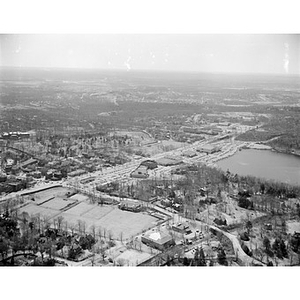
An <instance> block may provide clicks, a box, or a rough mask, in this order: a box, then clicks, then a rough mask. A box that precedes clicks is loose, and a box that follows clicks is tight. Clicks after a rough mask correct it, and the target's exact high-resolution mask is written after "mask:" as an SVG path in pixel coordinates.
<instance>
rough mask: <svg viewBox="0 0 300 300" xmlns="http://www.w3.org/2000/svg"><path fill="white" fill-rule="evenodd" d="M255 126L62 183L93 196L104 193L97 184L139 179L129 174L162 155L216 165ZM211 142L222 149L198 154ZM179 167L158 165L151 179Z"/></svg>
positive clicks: (241, 127) (128, 181) (239, 144)
mask: <svg viewBox="0 0 300 300" xmlns="http://www.w3.org/2000/svg"><path fill="white" fill-rule="evenodd" d="M252 128H253V127H251V126H240V127H239V128H238V129H237V131H236V132H235V133H233V134H231V136H232V137H233V138H232V139H231V140H228V139H227V140H221V139H222V137H224V136H226V135H228V134H227V133H226V134H223V135H221V136H220V135H218V136H212V137H209V138H207V139H205V140H201V141H197V142H194V143H193V144H191V145H187V146H184V147H181V148H177V149H175V150H171V151H168V152H163V153H159V154H156V155H153V156H152V157H149V158H138V159H134V160H132V161H130V162H127V163H125V164H123V165H118V166H115V167H108V168H105V169H103V170H101V171H95V172H92V173H89V174H88V175H87V174H84V175H81V176H77V177H75V178H70V179H69V178H68V179H67V180H66V181H64V182H63V185H64V186H67V187H74V188H77V189H79V190H81V191H82V192H85V193H86V194H94V195H99V196H100V195H103V193H100V192H98V191H96V186H98V185H105V184H108V183H111V182H114V181H117V182H119V183H127V184H131V183H134V182H137V181H138V180H139V179H136V178H131V177H130V174H131V172H132V171H133V170H135V169H136V168H137V167H138V166H139V165H140V163H141V162H142V161H143V160H146V159H147V160H148V159H149V160H157V159H160V158H163V157H165V156H172V157H181V158H182V160H183V162H184V163H187V164H196V163H204V164H207V165H209V166H214V165H215V163H216V162H217V161H218V160H220V159H223V158H226V157H228V156H231V155H233V154H234V153H235V152H236V151H238V149H239V148H240V147H243V146H245V145H247V144H248V143H246V142H237V141H234V136H235V135H236V134H240V133H242V132H246V131H248V130H250V129H252ZM208 144H213V145H216V146H219V147H220V148H221V149H220V151H218V152H215V153H212V154H206V153H201V152H200V153H199V152H197V149H198V148H199V147H200V146H204V145H208ZM187 150H191V151H194V152H196V153H197V155H196V156H194V157H191V158H189V157H184V156H183V152H184V151H187ZM177 167H178V166H176V165H175V166H158V168H156V169H155V170H148V173H149V175H150V176H149V178H167V177H169V176H170V174H171V171H172V170H173V169H176V168H177ZM88 177H95V180H93V181H91V182H89V183H81V180H82V179H86V178H88Z"/></svg>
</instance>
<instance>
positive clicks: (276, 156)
mask: <svg viewBox="0 0 300 300" xmlns="http://www.w3.org/2000/svg"><path fill="white" fill-rule="evenodd" d="M217 164H218V166H219V167H220V168H221V169H222V170H224V171H227V170H228V169H229V171H230V172H232V173H237V174H240V175H252V176H256V177H262V178H266V179H271V180H276V181H280V182H286V183H290V184H296V185H300V157H297V156H294V155H288V154H283V153H276V152H273V151H269V150H254V149H247V150H242V151H239V152H237V153H236V154H235V155H233V156H231V157H228V158H226V159H224V160H221V161H219V162H217Z"/></svg>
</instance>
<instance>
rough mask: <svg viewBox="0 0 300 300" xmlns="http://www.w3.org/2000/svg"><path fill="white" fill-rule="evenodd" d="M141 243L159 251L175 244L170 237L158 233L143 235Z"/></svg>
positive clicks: (152, 232)
mask: <svg viewBox="0 0 300 300" xmlns="http://www.w3.org/2000/svg"><path fill="white" fill-rule="evenodd" d="M142 242H143V243H145V244H146V245H148V246H150V247H152V248H156V249H158V250H161V251H163V250H164V249H166V248H168V247H170V246H173V245H174V244H175V242H174V240H173V238H172V237H171V236H170V235H168V234H166V233H164V232H160V231H151V232H149V233H145V234H144V235H142Z"/></svg>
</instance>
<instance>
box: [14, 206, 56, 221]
mask: <svg viewBox="0 0 300 300" xmlns="http://www.w3.org/2000/svg"><path fill="white" fill-rule="evenodd" d="M23 212H27V213H28V215H29V216H34V215H37V214H40V215H41V216H44V217H47V218H48V219H51V218H54V217H57V216H58V215H59V214H60V211H58V210H53V209H49V208H45V207H42V206H39V205H36V204H33V203H32V204H28V205H26V206H24V207H22V208H21V209H20V210H19V214H20V215H21V214H22V213H23Z"/></svg>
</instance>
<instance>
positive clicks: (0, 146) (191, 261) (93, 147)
mask: <svg viewBox="0 0 300 300" xmlns="http://www.w3.org/2000/svg"><path fill="white" fill-rule="evenodd" d="M22 72H23V73H22ZM56 72H57V73H56ZM70 72H71V71H63V72H58V71H55V70H52V71H47V72H46V71H42V70H35V69H33V70H30V69H29V70H27V71H26V72H24V71H22V70H17V69H11V68H6V69H4V70H3V71H2V73H1V78H0V87H1V89H0V96H1V102H0V106H1V113H0V159H1V169H0V170H1V172H0V193H1V195H0V265H1V266H107V267H108V266H294V265H299V264H300V182H299V185H293V184H290V183H287V182H279V181H273V180H269V179H268V178H261V177H260V176H257V177H256V176H251V175H241V174H237V173H233V172H232V171H231V170H230V169H228V170H222V169H221V168H220V167H219V166H218V162H220V161H221V160H224V159H227V158H228V157H234V155H236V154H237V153H239V152H240V151H245V149H255V150H266V151H271V150H272V151H273V152H276V153H283V154H285V155H293V156H295V157H298V155H299V154H300V146H299V145H300V140H299V136H298V135H297V128H298V127H297V126H300V125H299V124H300V123H299V122H298V121H297V122H295V120H299V115H300V114H299V110H300V108H299V104H300V103H299V90H297V89H296V87H297V86H296V83H295V82H296V81H295V79H293V78H291V79H290V80H291V81H290V82H289V84H290V85H288V87H289V88H288V87H287V86H286V85H285V84H282V85H280V86H279V87H277V89H276V91H275V90H274V89H273V84H274V82H273V81H272V80H274V81H275V83H276V82H277V81H278V80H279V79H278V78H273V79H272V80H270V82H271V83H268V82H267V83H266V85H267V86H266V87H264V88H261V86H260V85H259V84H258V82H259V80H260V79H261V78H260V77H258V78H257V77H255V76H254V75H253V78H252V77H251V78H250V77H249V75H243V76H244V77H242V78H241V77H239V78H235V77H234V76H233V75H232V77H226V78H225V75H223V76H224V78H223V77H222V78H221V79H220V78H219V76H220V75H218V76H217V75H206V74H205V75H203V74H202V75H201V74H200V75H198V76H199V78H198V77H196V75H195V74H192V75H186V74H184V75H182V76H183V78H184V79H183V80H182V81H180V80H181V79H180V78H179V77H180V75H178V74H177V75H176V76H175V75H170V74H167V75H166V74H160V73H158V74H155V73H151V72H150V73H149V74H148V73H143V72H141V73H140V74H139V73H134V72H132V73H123V72H117V71H116V72H108V73H105V72H104V71H103V72H100V73H93V74H90V75H87V74H85V73H84V74H82V73H80V72H78V74H77V75H76V76H77V77H76V76H73V75H71V73H70ZM20 74H21V75H20ZM29 75H30V76H33V77H34V78H39V79H35V80H33V79H31V77H30V76H29ZM34 75H35V76H34ZM88 76H91V78H89V77H88ZM172 76H174V78H172ZM201 76H202V77H203V76H207V77H208V79H207V82H204V83H203V84H202V86H201V89H199V85H198V81H199V82H200V81H201V79H202V77H201ZM214 76H215V77H214ZM257 76H260V75H257ZM261 76H263V75H261ZM6 77H7V78H8V77H9V78H10V80H6ZM74 77H76V78H75V79H74ZM12 78H13V79H12ZM293 80H294V81H293ZM178 81H180V82H181V84H180V86H179V85H178ZM268 84H269V86H268ZM293 84H294V86H293V87H291V86H292V85H293ZM268 88H269V89H268ZM286 99H287V100H286Z"/></svg>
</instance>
